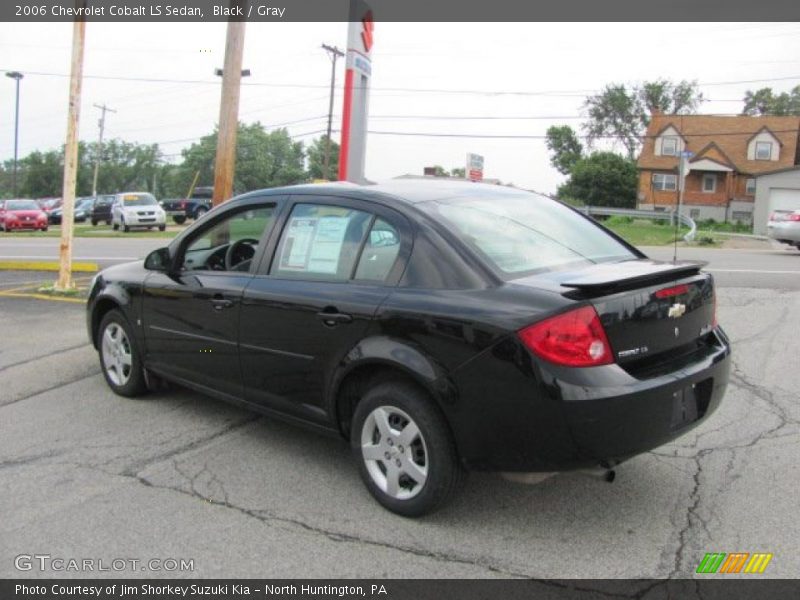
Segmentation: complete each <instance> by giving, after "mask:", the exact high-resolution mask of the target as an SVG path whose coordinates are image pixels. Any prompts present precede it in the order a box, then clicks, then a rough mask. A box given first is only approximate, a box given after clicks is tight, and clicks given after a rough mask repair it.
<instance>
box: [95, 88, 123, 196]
mask: <svg viewBox="0 0 800 600" xmlns="http://www.w3.org/2000/svg"><path fill="white" fill-rule="evenodd" d="M94 106H95V108H99V109H100V110H101V112H102V114H101V116H100V120H99V121H98V122H97V124H98V125H99V126H100V137H98V138H97V156H96V157H95V159H94V178H93V179H92V196H94V197H95V198H97V174H98V173H99V172H100V161H101V160H102V159H101V157H102V155H103V131H105V128H106V112H112V113H115V112H117V111H115V110H114V109H112V108H108V107H107V106H106V105H105V104H103V105H102V106H100V105H99V104H95V105H94Z"/></svg>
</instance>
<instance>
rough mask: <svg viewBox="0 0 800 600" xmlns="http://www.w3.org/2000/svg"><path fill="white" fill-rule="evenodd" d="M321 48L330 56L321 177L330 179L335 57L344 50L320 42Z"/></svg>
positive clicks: (340, 56) (341, 54)
mask: <svg viewBox="0 0 800 600" xmlns="http://www.w3.org/2000/svg"><path fill="white" fill-rule="evenodd" d="M322 49H323V50H325V51H326V52H327V53H328V55H329V56H330V57H331V95H330V100H329V102H328V134H327V137H326V138H325V162H324V164H323V167H322V177H323V179H328V180H330V179H331V175H330V164H331V126H332V121H333V94H334V91H335V89H336V59H337V58H343V57H344V52H342V51H341V50H339V49H338V48H337V47H336V46H328V45H327V44H322Z"/></svg>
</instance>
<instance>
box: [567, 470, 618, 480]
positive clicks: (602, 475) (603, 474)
mask: <svg viewBox="0 0 800 600" xmlns="http://www.w3.org/2000/svg"><path fill="white" fill-rule="evenodd" d="M577 472H578V473H580V474H581V475H586V476H587V477H592V478H594V479H601V480H602V481H605V482H606V483H613V482H614V479H616V477H617V473H616V472H615V471H614V469H607V468H605V467H595V468H594V469H580V470H579V471H577Z"/></svg>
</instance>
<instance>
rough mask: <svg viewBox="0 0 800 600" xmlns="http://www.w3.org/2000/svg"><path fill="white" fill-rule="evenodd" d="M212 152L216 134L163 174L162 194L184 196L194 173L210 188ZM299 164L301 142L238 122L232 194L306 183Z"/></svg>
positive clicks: (258, 125)
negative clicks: (198, 173) (198, 174)
mask: <svg viewBox="0 0 800 600" xmlns="http://www.w3.org/2000/svg"><path fill="white" fill-rule="evenodd" d="M216 153H217V132H216V131H214V133H212V134H210V135H207V136H204V137H203V138H201V139H200V141H199V142H196V143H194V144H192V145H191V146H190V147H189V148H186V149H184V150H183V152H182V153H181V154H182V156H183V161H182V162H181V164H180V165H178V166H177V167H175V168H173V169H170V170H168V171H166V172H165V177H164V181H163V188H164V193H165V195H167V196H183V195H185V194H186V192H187V190H188V189H189V186H190V185H191V183H192V181H193V180H194V177H195V174H196V173H197V172H198V171H199V172H200V177H199V178H198V183H197V184H198V185H201V186H208V185H213V183H214V158H215V156H216ZM303 161H304V152H303V143H302V142H294V141H292V138H291V137H290V136H289V132H288V131H287V130H286V129H276V130H274V131H271V132H267V131H266V129H264V126H263V125H262V124H261V123H259V122H256V123H252V124H250V125H245V124H243V123H239V131H238V134H237V139H236V174H235V175H234V181H233V189H234V193H237V194H239V193H243V192H247V191H250V190H257V189H261V188H268V187H277V186H282V185H289V184H293V183H301V182H303V181H306V180H307V174H306V170H305V168H304V164H303Z"/></svg>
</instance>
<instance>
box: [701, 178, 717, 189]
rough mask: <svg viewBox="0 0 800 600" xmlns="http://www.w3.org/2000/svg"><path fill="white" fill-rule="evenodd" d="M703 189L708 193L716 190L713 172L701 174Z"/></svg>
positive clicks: (715, 179)
mask: <svg viewBox="0 0 800 600" xmlns="http://www.w3.org/2000/svg"><path fill="white" fill-rule="evenodd" d="M703 191H704V192H709V193H710V192H716V191H717V176H716V175H715V174H714V173H706V174H705V175H703Z"/></svg>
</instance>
